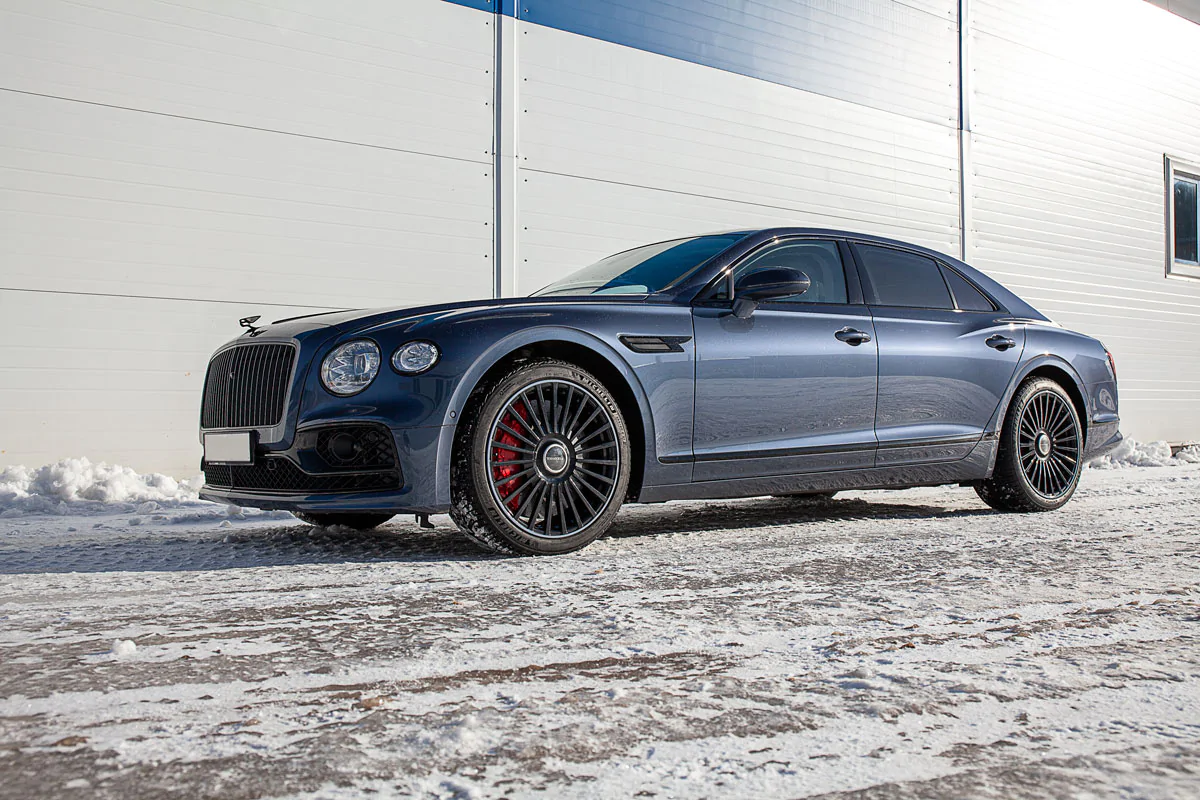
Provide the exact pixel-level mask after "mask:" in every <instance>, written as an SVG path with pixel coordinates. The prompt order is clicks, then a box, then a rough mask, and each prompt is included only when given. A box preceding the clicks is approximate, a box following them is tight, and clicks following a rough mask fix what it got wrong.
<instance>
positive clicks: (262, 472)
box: [204, 457, 400, 494]
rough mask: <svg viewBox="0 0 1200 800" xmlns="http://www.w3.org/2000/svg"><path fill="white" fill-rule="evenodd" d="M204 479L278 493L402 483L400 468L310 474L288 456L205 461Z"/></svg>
mask: <svg viewBox="0 0 1200 800" xmlns="http://www.w3.org/2000/svg"><path fill="white" fill-rule="evenodd" d="M204 482H205V483H206V484H208V485H209V486H212V487H213V488H217V489H241V490H244V491H248V492H264V493H275V494H309V493H311V494H320V493H324V492H369V491H381V490H385V489H395V488H398V487H399V486H400V473H399V471H397V470H395V469H392V470H384V471H376V472H360V473H354V472H347V473H343V474H335V475H328V474H327V475H310V474H308V473H307V472H304V471H303V470H301V469H300V468H299V467H298V466H296V465H295V464H293V463H292V462H291V461H289V460H288V459H286V458H280V457H266V458H260V459H259V460H258V461H257V462H256V463H254V464H232V465H230V464H205V465H204Z"/></svg>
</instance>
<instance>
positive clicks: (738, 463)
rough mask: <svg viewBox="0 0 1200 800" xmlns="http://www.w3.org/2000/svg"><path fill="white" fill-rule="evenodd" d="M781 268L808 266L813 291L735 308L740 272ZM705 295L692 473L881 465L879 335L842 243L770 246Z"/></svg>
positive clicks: (700, 311)
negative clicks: (744, 314) (745, 312)
mask: <svg viewBox="0 0 1200 800" xmlns="http://www.w3.org/2000/svg"><path fill="white" fill-rule="evenodd" d="M779 266H783V267H790V268H793V269H798V270H800V271H802V272H804V273H805V274H806V275H807V276H808V278H809V280H810V281H811V286H810V288H809V290H808V291H807V292H805V293H804V294H801V295H796V296H791V297H786V298H781V299H778V300H774V301H770V302H762V303H760V304H759V305H758V307H757V308H756V309H755V310H754V311H753V313H752V314H750V315H749V317H748V318H745V319H742V318H739V317H738V316H737V315H735V314H734V313H733V310H732V307H731V304H732V301H733V300H734V299H736V298H735V297H734V295H735V293H736V282H737V280H738V278H739V277H740V276H742V275H745V274H747V273H748V272H749V271H751V270H755V269H762V268H766V267H779ZM847 267H849V268H847ZM701 298H702V299H701V300H700V301H699V302H697V303H696V304H694V307H693V320H694V325H695V334H696V395H695V404H696V405H695V417H694V423H693V426H694V427H693V437H692V439H693V454H694V462H695V463H694V467H693V480H694V481H710V480H722V479H730V478H750V477H760V476H769V475H788V474H796V473H804V472H819V471H826V470H835V469H852V468H858V467H869V466H871V465H872V463H873V460H874V450H875V434H874V421H875V387H876V370H877V364H876V350H875V337H874V329H873V327H872V324H871V316H870V313H869V312H868V311H867V308H866V306H865V305H863V302H862V290H861V287H860V285H859V280H858V275H857V273H856V271H855V270H854V269H853V266H852V262H851V256H850V251H849V249H848V247H847V245H846V244H845V243H842V242H838V241H836V240H832V239H814V238H799V237H798V238H795V239H785V240H782V241H776V242H772V243H769V244H766V245H764V246H763V247H762V248H760V249H759V250H757V251H754V252H751V253H749V254H747V255H746V256H745V257H744V258H743V260H742V261H741V262H740V263H739V264H736V265H734V267H733V269H732V270H730V272H729V274H728V275H727V277H726V278H725V279H724V281H723V282H722V283H721V285H720V286H719V287H716V288H714V289H713V290H712V291H711V292H710V294H709V295H708V296H705V295H702V296H701Z"/></svg>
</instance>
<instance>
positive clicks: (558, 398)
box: [450, 360, 632, 555]
mask: <svg viewBox="0 0 1200 800" xmlns="http://www.w3.org/2000/svg"><path fill="white" fill-rule="evenodd" d="M468 417H469V418H468V419H467V420H465V422H466V425H465V427H464V428H463V430H462V431H461V432H460V433H459V437H458V440H457V442H456V446H455V452H454V459H453V463H452V465H451V471H450V497H451V508H450V518H451V519H453V520H454V523H455V524H456V525H458V527H459V528H460V529H461V530H462V531H463V533H465V534H466V535H467V536H468V537H469V538H471V539H472V540H473V541H474V542H475V543H476V544H478V545H480V546H481V547H483V548H484V549H486V550H489V551H491V552H495V553H505V554H514V555H554V554H559V553H570V552H572V551H575V550H579V549H580V548H582V547H585V546H587V545H588V544H590V543H591V542H592V541H594V540H595V539H596V538H598V537H599V536H601V535H603V534H604V532H605V531H606V530H608V528H609V526H610V525H611V524H612V521H613V519H614V518H615V517H616V515H617V512H618V511H619V510H620V508H621V503H622V502H624V499H625V493H626V491H628V488H629V475H630V471H631V464H632V453H631V451H630V446H629V431H628V428H627V427H626V425H625V419H624V417H623V416H622V415H621V409H620V407H619V406H618V405H617V401H616V399H614V398H613V396H612V393H611V392H609V391H608V389H607V388H605V386H604V385H603V384H602V383H601V382H600V381H599V380H597V379H596V377H595V376H594V375H592V374H590V373H589V372H587V371H586V370H584V369H581V368H580V367H578V366H575V365H574V364H568V363H566V362H563V361H556V360H542V361H534V362H530V363H528V364H524V365H522V366H520V367H518V368H516V369H514V370H513V371H512V372H510V373H508V374H507V375H505V376H504V377H503V378H501V379H500V380H499V381H498V382H497V383H496V384H495V385H494V386H493V387H492V388H491V390H490V391H488V393H487V395H486V396H485V397H484V398H483V400H482V402H480V403H478V404H477V405H476V406H475V411H474V413H471V414H469V415H468Z"/></svg>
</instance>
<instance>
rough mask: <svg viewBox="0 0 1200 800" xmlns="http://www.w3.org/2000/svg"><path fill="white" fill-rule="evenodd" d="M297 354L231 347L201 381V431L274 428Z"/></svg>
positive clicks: (280, 347)
mask: <svg viewBox="0 0 1200 800" xmlns="http://www.w3.org/2000/svg"><path fill="white" fill-rule="evenodd" d="M295 360H296V351H295V349H294V348H293V347H292V346H291V345H287V344H269V343H263V344H245V345H237V346H236V347H231V348H229V349H228V350H225V351H223V352H221V353H218V354H217V355H216V357H215V358H213V360H212V361H210V362H209V364H208V375H207V377H205V379H204V405H203V408H202V410H201V413H200V427H202V428H257V427H267V426H270V425H276V424H278V423H279V421H280V420H281V419H282V418H283V403H284V399H285V398H286V397H287V389H288V382H289V379H290V378H291V375H292V365H293V363H294V362H295Z"/></svg>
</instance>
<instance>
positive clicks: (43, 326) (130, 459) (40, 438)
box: [0, 291, 317, 478]
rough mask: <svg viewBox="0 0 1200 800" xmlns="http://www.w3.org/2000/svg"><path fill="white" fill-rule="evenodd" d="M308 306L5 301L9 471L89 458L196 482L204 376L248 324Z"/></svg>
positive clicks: (55, 298)
mask: <svg viewBox="0 0 1200 800" xmlns="http://www.w3.org/2000/svg"><path fill="white" fill-rule="evenodd" d="M316 310H317V309H312V308H302V307H287V306H274V307H270V308H264V307H262V306H260V305H238V304H236V303H230V304H225V303H221V304H215V303H208V302H196V301H188V300H150V299H144V298H137V297H113V296H89V295H78V294H67V293H48V292H21V291H0V319H2V320H3V328H4V336H3V339H2V340H0V387H2V388H0V438H2V442H0V450H3V451H4V452H3V453H0V465H7V464H21V463H24V464H26V465H29V466H33V465H41V464H46V463H49V462H52V461H56V460H58V459H60V458H68V457H79V456H87V457H88V458H90V459H92V460H93V461H100V460H106V461H109V462H110V463H117V464H124V465H127V466H131V467H134V468H135V469H138V470H142V471H155V472H164V473H166V474H169V475H175V476H177V477H189V478H190V477H192V476H195V475H198V474H199V471H200V451H199V447H198V445H197V440H196V426H197V425H198V423H199V404H200V395H201V392H202V390H203V387H204V371H205V367H206V365H207V363H208V357H209V355H210V354H211V353H212V350H213V348H214V347H215V346H216V345H217V344H219V343H221V342H223V341H225V340H227V339H229V338H231V337H232V336H234V335H236V334H237V332H238V327H237V319H238V318H239V317H242V316H246V315H248V314H265V315H266V318H267V319H281V318H284V317H288V316H296V315H299V314H306V313H308V314H311V313H313V312H314V311H316Z"/></svg>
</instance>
